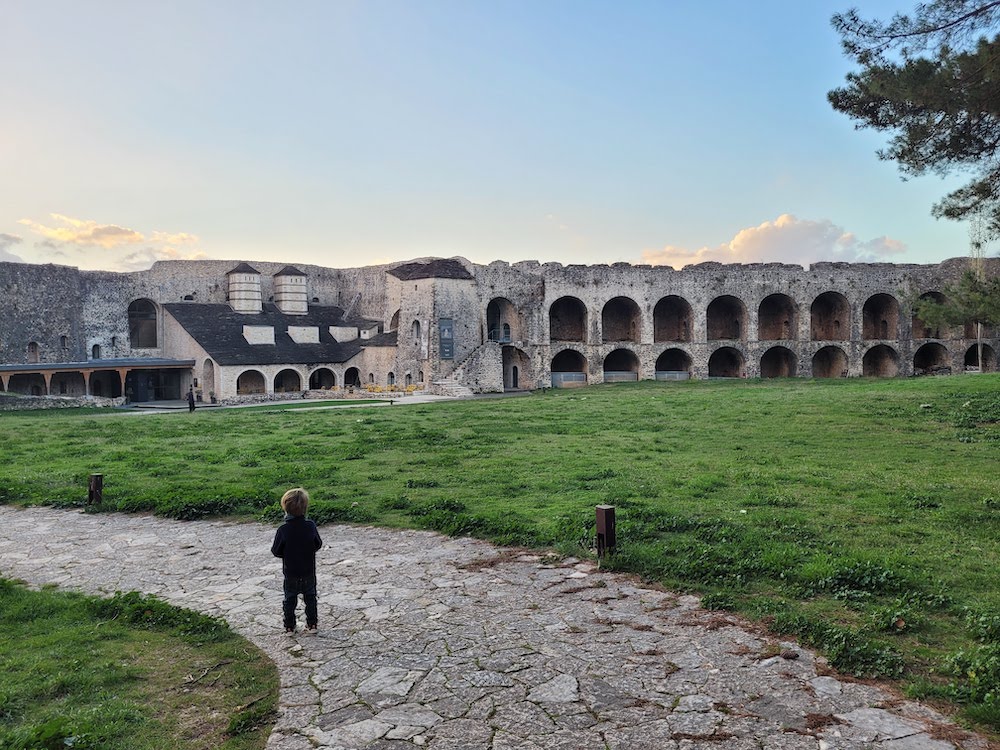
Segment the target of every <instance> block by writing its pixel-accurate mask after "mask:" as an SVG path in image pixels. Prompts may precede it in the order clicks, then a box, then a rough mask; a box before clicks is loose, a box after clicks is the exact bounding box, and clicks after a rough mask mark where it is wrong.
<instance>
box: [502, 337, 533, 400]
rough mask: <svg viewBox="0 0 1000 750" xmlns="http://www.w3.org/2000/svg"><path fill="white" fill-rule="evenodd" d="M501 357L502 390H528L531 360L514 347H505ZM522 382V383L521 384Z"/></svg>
mask: <svg viewBox="0 0 1000 750" xmlns="http://www.w3.org/2000/svg"><path fill="white" fill-rule="evenodd" d="M502 355H503V387H504V390H518V389H520V388H530V387H531V385H532V384H531V383H530V382H528V381H529V380H530V373H531V360H530V359H528V355H527V354H526V353H525V352H523V351H521V350H520V349H518V348H517V347H516V346H505V347H503V350H502ZM522 381H523V382H522Z"/></svg>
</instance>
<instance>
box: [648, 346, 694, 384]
mask: <svg viewBox="0 0 1000 750" xmlns="http://www.w3.org/2000/svg"><path fill="white" fill-rule="evenodd" d="M689 377H691V355H690V354H688V353H687V352H686V351H684V350H683V349H667V350H666V351H664V352H663V353H662V354H661V355H660V356H659V357H657V358H656V379H657V380H686V379H687V378H689Z"/></svg>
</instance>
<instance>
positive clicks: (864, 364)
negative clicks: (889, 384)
mask: <svg viewBox="0 0 1000 750" xmlns="http://www.w3.org/2000/svg"><path fill="white" fill-rule="evenodd" d="M861 374H862V375H864V376H865V377H866V378H894V377H896V376H897V375H899V353H898V352H897V351H896V350H895V349H893V348H892V347H891V346H887V345H886V344H879V345H878V346H873V347H872V348H871V349H869V350H868V351H866V352H865V356H864V357H863V358H862V359H861Z"/></svg>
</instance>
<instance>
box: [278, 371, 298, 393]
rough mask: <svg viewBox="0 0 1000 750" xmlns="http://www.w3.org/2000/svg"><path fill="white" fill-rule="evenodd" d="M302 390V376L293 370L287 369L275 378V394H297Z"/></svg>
mask: <svg viewBox="0 0 1000 750" xmlns="http://www.w3.org/2000/svg"><path fill="white" fill-rule="evenodd" d="M301 390H302V376H301V375H299V373H298V372H296V371H295V370H292V369H286V370H282V371H281V372H279V373H278V374H277V375H275V376H274V392H275V393H295V392H296V391H301Z"/></svg>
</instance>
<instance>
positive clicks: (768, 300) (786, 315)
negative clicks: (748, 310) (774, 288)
mask: <svg viewBox="0 0 1000 750" xmlns="http://www.w3.org/2000/svg"><path fill="white" fill-rule="evenodd" d="M798 330H799V308H798V305H796V304H795V302H794V300H792V298H791V297H789V296H788V295H787V294H771V295H769V296H767V297H765V298H764V299H763V301H762V302H761V303H760V306H759V307H758V308H757V338H759V339H760V340H761V341H788V340H789V339H794V338H796V337H797V336H798ZM765 377H766V376H765ZM773 377H788V376H787V375H775V376H773Z"/></svg>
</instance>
